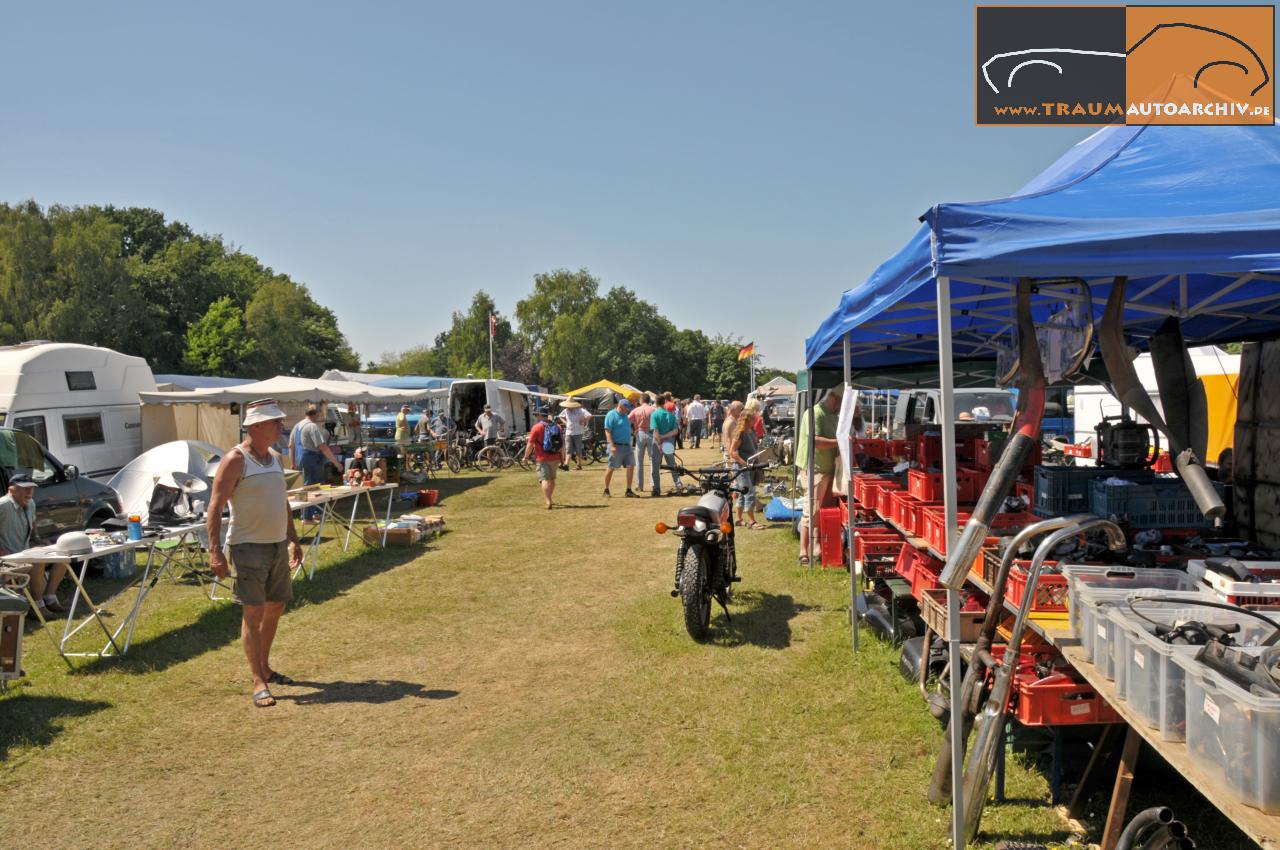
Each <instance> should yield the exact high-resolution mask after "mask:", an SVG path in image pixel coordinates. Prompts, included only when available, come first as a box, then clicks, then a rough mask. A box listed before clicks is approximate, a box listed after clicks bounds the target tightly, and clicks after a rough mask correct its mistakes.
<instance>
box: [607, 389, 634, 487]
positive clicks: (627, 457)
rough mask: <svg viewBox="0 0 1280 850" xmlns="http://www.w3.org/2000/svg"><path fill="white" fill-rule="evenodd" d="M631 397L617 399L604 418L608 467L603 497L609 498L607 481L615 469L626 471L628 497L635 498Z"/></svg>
mask: <svg viewBox="0 0 1280 850" xmlns="http://www.w3.org/2000/svg"><path fill="white" fill-rule="evenodd" d="M632 406H633V405H632V404H631V399H629V398H623V399H619V401H618V406H617V407H615V408H614V409H613V410H610V411H609V413H608V415H607V416H605V418H604V438H605V440H606V441H607V442H608V443H609V469H608V470H607V471H606V472H605V474H604V497H605V498H606V499H607V498H609V483H610V482H611V481H612V480H613V471H614V470H615V469H625V470H626V471H627V493H626V496H627V498H628V499H634V498H636V494H635V491H634V490H632V489H631V483H632V481H633V478H634V476H635V474H636V456H635V451H634V450H633V449H632V447H631V430H632V429H631V420H630V419H629V418H628V417H629V416H630V415H631V408H632Z"/></svg>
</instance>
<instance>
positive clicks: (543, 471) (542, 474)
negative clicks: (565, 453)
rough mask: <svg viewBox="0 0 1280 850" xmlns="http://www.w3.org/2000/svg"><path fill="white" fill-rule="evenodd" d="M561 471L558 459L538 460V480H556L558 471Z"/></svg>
mask: <svg viewBox="0 0 1280 850" xmlns="http://www.w3.org/2000/svg"><path fill="white" fill-rule="evenodd" d="M559 471H560V461H558V460H540V461H538V480H539V481H555V480H556V473H557V472H559Z"/></svg>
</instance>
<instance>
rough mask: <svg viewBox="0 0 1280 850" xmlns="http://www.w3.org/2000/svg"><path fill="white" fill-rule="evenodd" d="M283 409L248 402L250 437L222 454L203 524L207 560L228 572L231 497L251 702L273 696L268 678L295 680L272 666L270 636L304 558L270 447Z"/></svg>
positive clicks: (267, 702) (271, 402)
mask: <svg viewBox="0 0 1280 850" xmlns="http://www.w3.org/2000/svg"><path fill="white" fill-rule="evenodd" d="M283 422H284V411H282V410H281V409H280V406H279V405H278V404H276V401H275V399H263V400H261V401H254V402H250V403H249V404H247V405H245V417H244V430H245V438H244V441H243V442H241V443H240V444H239V445H237V446H236V447H234V448H232V449H231V450H230V451H228V452H227V453H226V454H225V455H223V457H222V462H221V463H219V464H218V472H217V474H216V475H215V476H214V478H213V491H212V493H211V495H210V498H209V513H208V519H207V520H206V521H205V522H206V530H207V531H208V534H209V568H210V569H211V570H213V574H214V575H216V576H217V577H218V578H220V579H221V578H225V577H226V575H227V572H228V568H227V558H226V555H225V554H224V553H223V543H222V509H223V508H224V507H225V506H226V505H228V504H230V506H231V520H230V522H229V523H228V525H227V538H226V546H227V549H228V550H229V554H230V555H231V564H232V565H234V566H235V581H234V583H233V585H232V593H233V595H234V597H235V599H236V601H238V602H239V603H240V604H241V605H242V606H243V613H242V622H241V626H240V638H241V641H242V642H243V644H244V654H245V657H246V658H247V659H248V660H249V673H250V675H251V677H252V680H253V704H254V705H255V706H257V707H258V708H267V707H269V706H273V705H275V704H276V701H275V698H274V697H273V696H272V695H271V688H270V686H271V685H291V684H293V680H292V679H290V678H289V677H288V676H285V675H284V674H282V673H280V672H278V671H275V670H272V669H271V644H272V642H273V641H274V640H275V636H276V626H277V625H278V624H279V622H280V615H281V614H283V613H284V606H285V604H286V603H288V601H289V600H290V599H292V598H293V584H292V577H291V573H292V572H293V570H295V569H297V568H298V567H300V566H302V547H301V546H300V545H299V544H298V535H297V532H296V531H295V530H294V527H293V517H292V514H291V510H290V508H289V494H288V491H287V487H286V485H285V481H284V464H283V463H282V462H281V459H280V454H279V453H278V452H277V451H276V450H275V449H273V448H272V446H273V445H275V442H276V440H278V439H280V431H281V426H282V424H283Z"/></svg>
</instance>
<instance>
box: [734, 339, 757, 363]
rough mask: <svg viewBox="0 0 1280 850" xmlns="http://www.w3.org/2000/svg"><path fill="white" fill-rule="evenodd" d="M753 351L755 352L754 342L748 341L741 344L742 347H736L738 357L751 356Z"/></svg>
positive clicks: (744, 358) (742, 358) (743, 358)
mask: <svg viewBox="0 0 1280 850" xmlns="http://www.w3.org/2000/svg"><path fill="white" fill-rule="evenodd" d="M755 353H756V344H755V343H754V342H749V343H747V344H746V345H744V346H742V348H739V349H738V359H739V360H746V359H747V358H748V357H751V356H752V355H753V354H755Z"/></svg>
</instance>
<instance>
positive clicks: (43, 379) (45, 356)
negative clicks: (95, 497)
mask: <svg viewBox="0 0 1280 850" xmlns="http://www.w3.org/2000/svg"><path fill="white" fill-rule="evenodd" d="M155 388H156V382H155V378H154V377H153V376H152V374H151V367H150V366H148V365H147V361H146V360H144V359H142V358H141V357H132V356H130V355H127V354H120V353H119V352H116V351H112V350H111V349H109V348H96V347H94V346H92V345H79V344H77V343H68V342H44V341H39V342H24V343H20V344H18V345H9V346H0V424H3V425H4V426H5V427H7V428H13V429H16V430H19V431H26V432H27V433H28V434H30V435H31V436H33V437H35V438H36V440H37V441H39V443H40V444H41V445H42V446H44V447H45V448H46V449H47V450H48V451H50V452H51V453H53V454H54V455H55V456H57V457H58V458H59V459H60V460H61V461H62V462H63V463H65V464H67V465H68V466H74V467H75V468H76V470H77V471H78V472H79V474H80V475H83V476H86V477H88V478H94V479H98V480H101V481H106V480H107V479H109V478H110V477H111V476H112V475H114V474H115V473H116V472H117V471H118V470H119V469H120V467H122V466H124V465H125V464H126V463H128V462H129V461H131V460H133V459H134V458H135V457H137V456H138V455H140V454H142V413H141V407H140V405H139V400H138V393H140V392H154V391H155Z"/></svg>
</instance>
